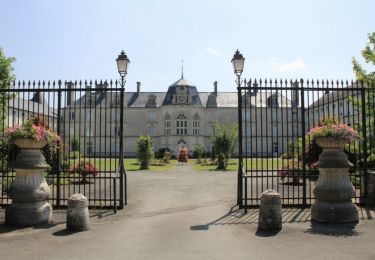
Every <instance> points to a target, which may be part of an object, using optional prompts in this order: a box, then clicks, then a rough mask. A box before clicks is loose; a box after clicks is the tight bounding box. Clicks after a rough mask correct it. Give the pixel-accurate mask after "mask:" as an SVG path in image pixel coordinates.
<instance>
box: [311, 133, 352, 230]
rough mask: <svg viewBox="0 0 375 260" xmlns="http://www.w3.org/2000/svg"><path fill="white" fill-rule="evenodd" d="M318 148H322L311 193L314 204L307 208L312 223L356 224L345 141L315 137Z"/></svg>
mask: <svg viewBox="0 0 375 260" xmlns="http://www.w3.org/2000/svg"><path fill="white" fill-rule="evenodd" d="M316 141H317V143H318V145H320V146H321V147H322V148H323V152H322V153H321V154H320V156H319V161H318V163H317V165H316V166H317V168H318V169H319V178H318V181H317V183H316V186H315V189H314V191H313V192H314V195H315V197H316V199H317V200H316V202H315V203H314V204H313V205H312V207H311V218H312V220H315V221H318V222H323V223H350V222H358V209H357V207H356V206H355V205H354V204H353V202H352V198H353V197H354V195H355V189H354V187H353V184H352V183H351V181H350V179H349V171H348V170H349V167H350V163H349V161H348V157H347V155H346V154H345V153H344V149H343V148H344V146H345V144H347V143H348V139H345V138H335V137H319V138H317V139H316Z"/></svg>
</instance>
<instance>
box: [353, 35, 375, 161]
mask: <svg viewBox="0 0 375 260" xmlns="http://www.w3.org/2000/svg"><path fill="white" fill-rule="evenodd" d="M361 54H362V57H363V58H364V60H365V62H366V63H368V64H371V65H372V66H375V32H373V33H369V34H368V43H367V44H366V47H365V48H364V49H363V50H362V52H361ZM352 64H353V70H354V73H355V75H356V78H357V80H359V81H363V82H364V83H365V84H367V85H368V87H369V88H370V89H371V91H367V92H366V95H367V96H366V98H365V100H366V104H365V107H366V115H367V127H366V136H367V148H368V150H367V154H368V155H369V157H368V162H369V163H370V165H372V167H373V166H375V133H374V132H375V131H374V129H373V126H374V123H375V122H374V120H375V109H374V108H375V102H374V95H375V69H374V71H367V70H366V69H364V68H363V67H362V65H361V64H360V63H359V62H358V61H357V60H356V59H355V58H353V61H352ZM369 95H370V96H369ZM352 101H353V100H352ZM353 103H354V104H355V105H357V106H359V107H361V106H362V103H361V102H356V101H353ZM362 129H363V128H362V125H360V126H359V129H357V130H358V131H359V132H361V131H362ZM357 159H358V160H361V159H360V158H357Z"/></svg>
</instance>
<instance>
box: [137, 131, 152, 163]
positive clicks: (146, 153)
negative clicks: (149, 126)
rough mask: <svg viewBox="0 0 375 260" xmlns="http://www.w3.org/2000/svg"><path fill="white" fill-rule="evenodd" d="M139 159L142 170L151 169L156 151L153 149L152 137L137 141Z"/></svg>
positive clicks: (141, 138)
mask: <svg viewBox="0 0 375 260" xmlns="http://www.w3.org/2000/svg"><path fill="white" fill-rule="evenodd" d="M137 157H138V161H139V162H140V164H141V166H140V170H146V169H149V167H150V164H151V162H152V160H153V159H154V150H153V148H152V139H151V137H150V136H142V135H141V136H140V137H139V138H138V140H137Z"/></svg>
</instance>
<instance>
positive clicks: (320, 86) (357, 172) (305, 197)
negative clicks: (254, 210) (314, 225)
mask: <svg viewBox="0 0 375 260" xmlns="http://www.w3.org/2000/svg"><path fill="white" fill-rule="evenodd" d="M249 82H252V81H251V80H249ZM253 82H256V80H254V81H253ZM258 82H260V84H259V86H257V90H258V91H257V92H256V93H254V92H253V94H250V93H252V90H253V89H252V85H251V84H247V85H246V84H245V86H238V87H237V94H238V97H237V99H238V125H239V128H238V134H239V137H238V140H239V146H238V147H239V150H238V154H239V158H238V162H239V168H238V178H239V179H238V190H237V204H238V205H240V207H245V208H246V207H253V206H255V207H256V206H259V197H260V193H261V192H263V191H264V190H266V189H276V190H277V191H278V192H279V193H280V194H281V197H282V202H283V205H285V206H302V207H306V206H309V205H311V204H312V203H314V201H315V197H314V194H313V189H314V186H315V183H316V181H317V178H318V174H319V173H318V170H317V169H316V168H315V166H314V165H315V162H316V161H317V160H318V156H319V153H320V150H321V148H320V147H319V146H317V144H316V143H315V142H313V141H312V140H310V137H309V136H308V135H307V132H308V131H309V130H310V129H311V128H314V127H317V126H318V125H319V123H320V122H321V120H322V119H325V118H327V117H332V116H334V117H337V119H338V120H339V122H341V123H345V124H348V125H351V126H352V127H353V128H354V129H355V130H357V132H358V133H359V134H360V137H361V141H356V142H351V143H350V145H348V146H347V147H346V148H345V149H346V150H345V151H346V153H348V156H349V159H350V160H352V162H353V163H354V167H353V168H350V169H349V177H350V179H351V181H352V183H353V185H354V186H355V188H356V195H355V197H354V200H355V202H356V203H357V204H361V203H362V202H363V201H364V198H365V197H366V196H367V170H368V168H369V167H370V164H369V163H368V158H369V156H370V155H371V156H372V157H371V160H373V157H375V155H372V154H370V152H371V153H373V152H374V149H373V147H374V145H375V144H374V143H373V142H374V139H375V138H374V136H375V120H374V116H375V115H374V112H373V111H375V105H374V103H375V102H374V100H375V97H374V90H373V88H374V83H373V82H370V83H364V82H353V81H352V82H348V81H345V82H344V81H343V80H341V81H338V80H337V81H333V80H331V81H328V80H322V81H321V80H316V81H314V80H306V81H304V80H302V79H301V80H300V81H299V82H297V81H292V80H291V81H287V80H285V81H284V80H274V81H272V80H269V81H268V80H265V81H261V80H259V81H258ZM263 83H264V84H263ZM271 97H276V98H277V99H278V101H277V102H276V103H273V101H272V100H270V98H271ZM295 97H299V98H300V102H296V100H294V99H295ZM244 100H245V102H244ZM248 100H249V101H248ZM278 102H280V104H279V103H278ZM275 104H276V107H274V105H275ZM248 111H250V113H251V117H254V118H255V120H254V123H253V122H251V123H250V122H248V120H249V119H248V118H247V112H248ZM244 113H245V114H244ZM275 113H276V114H275ZM275 116H276V117H278V118H277V120H276V121H274V119H275ZM279 122H281V123H279ZM251 128H255V129H254V131H252V129H251ZM270 128H271V129H270ZM275 129H276V130H275ZM369 136H370V137H371V138H369ZM243 147H245V148H243ZM249 147H250V148H249ZM275 147H276V148H277V151H278V152H279V153H278V157H277V158H274V154H275V152H276V148H275ZM369 147H371V149H372V150H370V149H369ZM243 149H245V151H246V152H245V153H244V150H243ZM249 149H250V150H251V153H249ZM280 155H281V156H280ZM248 161H249V162H250V163H248ZM371 165H372V166H371V167H373V166H375V163H371Z"/></svg>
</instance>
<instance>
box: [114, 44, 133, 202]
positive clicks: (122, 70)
mask: <svg viewBox="0 0 375 260" xmlns="http://www.w3.org/2000/svg"><path fill="white" fill-rule="evenodd" d="M116 63H117V69H118V73H119V74H120V76H121V94H120V133H119V135H120V158H119V160H120V161H119V169H118V173H119V174H120V183H121V185H120V208H123V207H124V204H126V203H127V197H126V194H125V196H124V187H126V175H125V167H124V92H125V76H126V74H127V73H128V65H129V63H130V60H129V58H128V56H126V54H125V52H124V51H121V53H120V55H119V56H118V57H117V59H116ZM124 198H125V200H124Z"/></svg>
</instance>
